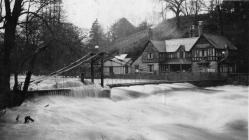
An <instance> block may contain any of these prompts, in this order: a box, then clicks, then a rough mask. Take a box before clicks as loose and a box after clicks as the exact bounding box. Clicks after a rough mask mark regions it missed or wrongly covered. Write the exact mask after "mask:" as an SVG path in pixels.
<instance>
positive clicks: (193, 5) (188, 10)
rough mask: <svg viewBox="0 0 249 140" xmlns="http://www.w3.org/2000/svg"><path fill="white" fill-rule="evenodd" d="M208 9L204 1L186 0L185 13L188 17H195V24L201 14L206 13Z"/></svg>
mask: <svg viewBox="0 0 249 140" xmlns="http://www.w3.org/2000/svg"><path fill="white" fill-rule="evenodd" d="M206 7H207V5H206V3H205V1H204V0H185V2H184V4H183V13H184V15H186V16H189V15H194V17H195V22H197V20H198V19H197V18H198V15H199V13H200V12H202V11H205V8H206Z"/></svg>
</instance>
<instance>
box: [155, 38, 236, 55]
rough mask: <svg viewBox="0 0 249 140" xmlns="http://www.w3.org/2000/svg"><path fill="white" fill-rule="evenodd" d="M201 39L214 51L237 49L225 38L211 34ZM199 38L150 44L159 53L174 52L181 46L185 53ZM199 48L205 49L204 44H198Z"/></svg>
mask: <svg viewBox="0 0 249 140" xmlns="http://www.w3.org/2000/svg"><path fill="white" fill-rule="evenodd" d="M203 37H204V38H205V39H207V40H208V42H209V43H210V44H211V45H213V46H214V47H215V48H216V49H226V48H228V49H230V50H237V48H236V47H235V46H234V45H233V44H232V43H231V42H230V41H229V40H228V39H227V38H225V37H223V36H220V35H213V34H203ZM199 38H200V37H192V38H179V39H170V40H165V41H155V40H151V43H152V44H153V45H154V47H155V48H157V50H158V51H159V52H176V51H177V50H178V49H179V48H180V47H181V46H184V48H185V51H187V52H188V51H190V50H191V49H192V48H193V46H194V45H195V44H196V42H197V41H198V40H199ZM198 45H200V47H204V48H205V47H206V44H198Z"/></svg>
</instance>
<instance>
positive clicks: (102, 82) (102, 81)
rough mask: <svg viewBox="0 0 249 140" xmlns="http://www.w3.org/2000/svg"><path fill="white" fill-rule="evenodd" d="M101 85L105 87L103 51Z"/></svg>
mask: <svg viewBox="0 0 249 140" xmlns="http://www.w3.org/2000/svg"><path fill="white" fill-rule="evenodd" d="M100 76H101V86H102V87H104V53H101V74H100Z"/></svg>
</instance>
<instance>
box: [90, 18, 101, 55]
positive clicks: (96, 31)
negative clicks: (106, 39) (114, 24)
mask: <svg viewBox="0 0 249 140" xmlns="http://www.w3.org/2000/svg"><path fill="white" fill-rule="evenodd" d="M103 35H104V33H103V29H102V27H101V26H100V24H99V22H98V19H96V20H95V21H94V22H93V24H92V27H91V30H90V32H89V37H90V40H89V44H88V45H89V49H90V50H92V51H95V48H94V47H95V46H102V41H103Z"/></svg>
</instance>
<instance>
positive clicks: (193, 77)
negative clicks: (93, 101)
mask: <svg viewBox="0 0 249 140" xmlns="http://www.w3.org/2000/svg"><path fill="white" fill-rule="evenodd" d="M226 77H227V74H223V73H192V72H171V73H164V74H143V73H136V74H125V75H123V74H122V75H121V74H120V75H111V76H106V77H105V78H112V79H145V80H146V79H148V80H168V81H201V80H225V79H226Z"/></svg>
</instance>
